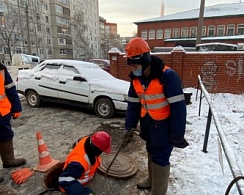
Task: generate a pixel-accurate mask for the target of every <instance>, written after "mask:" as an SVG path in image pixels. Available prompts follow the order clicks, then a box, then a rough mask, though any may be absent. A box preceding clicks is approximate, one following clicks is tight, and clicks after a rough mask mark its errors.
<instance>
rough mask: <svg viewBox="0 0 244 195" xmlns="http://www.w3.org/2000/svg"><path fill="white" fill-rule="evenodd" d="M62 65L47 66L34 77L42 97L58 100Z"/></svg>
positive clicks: (50, 64)
mask: <svg viewBox="0 0 244 195" xmlns="http://www.w3.org/2000/svg"><path fill="white" fill-rule="evenodd" d="M60 68H61V65H60V64H52V63H49V64H46V65H45V66H43V68H42V69H41V70H40V71H38V72H36V73H35V74H34V75H33V78H32V79H33V81H34V84H35V88H36V91H37V93H38V94H39V95H41V96H47V97H54V98H57V97H58V94H57V89H58V81H59V80H58V78H59V69H60Z"/></svg>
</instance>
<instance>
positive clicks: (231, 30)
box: [226, 24, 235, 36]
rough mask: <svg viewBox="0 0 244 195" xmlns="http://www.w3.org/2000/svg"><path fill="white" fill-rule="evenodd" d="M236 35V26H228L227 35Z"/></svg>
mask: <svg viewBox="0 0 244 195" xmlns="http://www.w3.org/2000/svg"><path fill="white" fill-rule="evenodd" d="M234 34H235V25H234V24H228V26H227V33H226V35H229V36H231V35H234Z"/></svg>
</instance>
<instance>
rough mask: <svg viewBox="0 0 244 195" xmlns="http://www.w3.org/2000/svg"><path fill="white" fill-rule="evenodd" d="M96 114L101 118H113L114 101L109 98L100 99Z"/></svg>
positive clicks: (96, 104) (97, 102)
mask: <svg viewBox="0 0 244 195" xmlns="http://www.w3.org/2000/svg"><path fill="white" fill-rule="evenodd" d="M95 113H96V115H97V116H99V117H101V118H111V117H112V116H114V114H115V108H114V105H113V103H112V101H111V100H110V99H108V98H101V99H98V100H97V101H96V103H95Z"/></svg>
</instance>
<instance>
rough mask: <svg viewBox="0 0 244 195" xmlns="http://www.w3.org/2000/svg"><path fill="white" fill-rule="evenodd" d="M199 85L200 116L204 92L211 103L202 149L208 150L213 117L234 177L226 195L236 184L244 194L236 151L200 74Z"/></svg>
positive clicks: (243, 184) (242, 178) (243, 177)
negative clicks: (228, 138) (226, 134)
mask: <svg viewBox="0 0 244 195" xmlns="http://www.w3.org/2000/svg"><path fill="white" fill-rule="evenodd" d="M199 87H200V88H201V94H200V103H199V116H200V110H201V100H202V94H204V97H205V98H206V100H207V103H208V105H209V111H208V119H207V125H206V132H205V137H204V144H203V150H202V151H203V152H207V143H208V136H209V130H210V125H211V120H212V118H213V120H214V124H215V126H216V129H217V131H218V135H219V139H220V143H221V145H222V148H223V151H224V153H225V156H226V159H227V161H228V164H229V167H230V170H231V172H232V175H233V177H234V179H233V180H232V181H231V183H230V184H229V186H228V188H227V190H226V193H225V195H228V194H229V191H230V189H231V187H232V186H233V185H234V184H236V186H237V190H238V192H239V194H241V195H244V181H243V180H244V176H243V175H242V172H241V170H240V167H239V165H238V164H237V161H236V158H235V155H234V152H233V151H232V149H231V147H230V145H229V143H228V140H227V139H226V136H225V134H224V131H223V129H222V127H221V124H220V122H219V119H218V115H217V112H216V111H215V108H214V105H213V104H212V103H211V101H210V97H209V93H208V92H207V90H206V89H205V87H204V85H203V82H202V80H201V77H200V76H199V75H198V88H199ZM197 95H198V91H197ZM196 97H197V96H196Z"/></svg>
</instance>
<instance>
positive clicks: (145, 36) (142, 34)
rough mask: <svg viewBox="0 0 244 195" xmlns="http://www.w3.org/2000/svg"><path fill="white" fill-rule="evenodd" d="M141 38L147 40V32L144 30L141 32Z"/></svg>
mask: <svg viewBox="0 0 244 195" xmlns="http://www.w3.org/2000/svg"><path fill="white" fill-rule="evenodd" d="M141 38H142V39H144V40H147V30H142V31H141Z"/></svg>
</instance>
